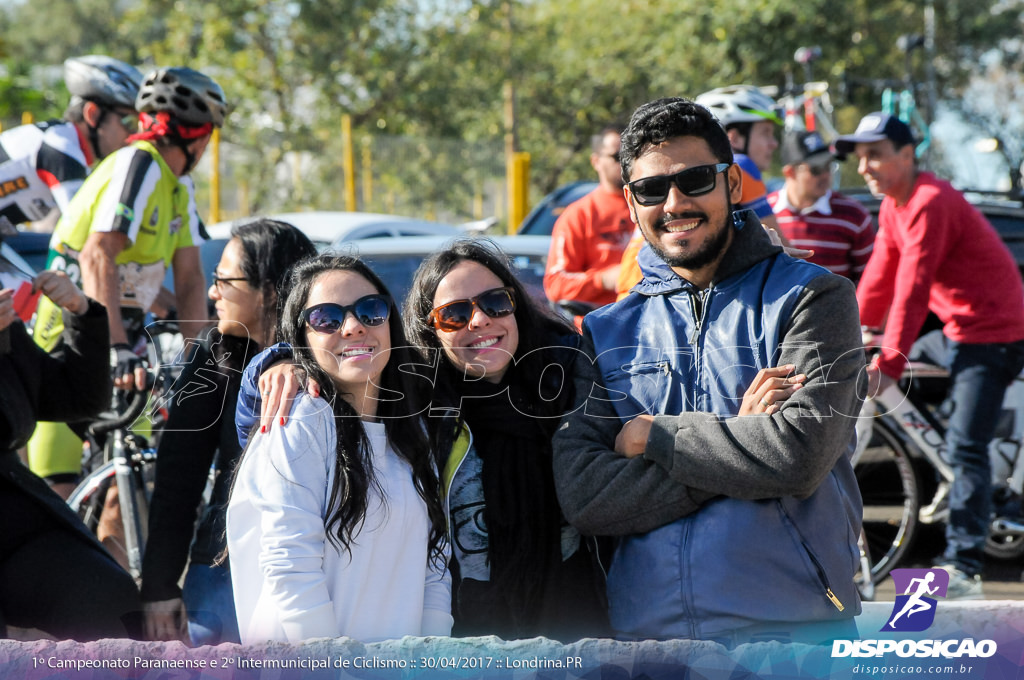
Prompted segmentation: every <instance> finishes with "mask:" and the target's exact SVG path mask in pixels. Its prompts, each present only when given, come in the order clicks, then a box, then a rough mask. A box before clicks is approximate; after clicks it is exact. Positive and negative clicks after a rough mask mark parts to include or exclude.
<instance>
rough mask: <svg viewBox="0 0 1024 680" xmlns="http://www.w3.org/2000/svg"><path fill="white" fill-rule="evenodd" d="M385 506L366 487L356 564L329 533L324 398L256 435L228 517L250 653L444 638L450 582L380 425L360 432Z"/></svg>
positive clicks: (328, 423)
mask: <svg viewBox="0 0 1024 680" xmlns="http://www.w3.org/2000/svg"><path fill="white" fill-rule="evenodd" d="M362 424H363V427H364V428H365V430H366V434H367V437H368V439H369V440H370V445H371V448H372V459H373V467H374V472H375V474H376V477H377V481H378V483H379V484H380V487H381V489H382V491H383V493H384V498H385V499H386V500H385V503H384V505H382V504H381V498H380V495H379V494H378V493H377V491H376V490H375V489H374V488H373V487H371V489H370V493H369V502H368V507H367V512H366V519H365V522H364V523H363V525H362V527H361V528H360V530H359V532H358V534H357V535H356V537H355V539H354V541H353V544H352V546H351V554H349V553H348V552H345V551H342V550H340V549H339V548H337V547H335V545H334V544H332V543H329V542H328V541H327V537H326V532H325V529H324V522H325V519H326V518H327V517H328V516H329V514H330V513H329V508H328V500H329V497H330V490H331V485H332V484H333V482H334V460H335V457H336V455H337V454H336V448H337V447H336V442H337V431H336V429H335V424H334V414H333V412H332V411H331V408H330V406H329V405H328V404H327V402H325V401H324V400H323V399H313V398H312V397H309V396H308V395H305V394H304V395H302V396H301V397H300V398H299V399H298V400H297V401H296V402H295V408H294V410H293V412H292V415H291V416H290V419H289V421H288V424H287V425H286V426H284V427H274V428H273V429H271V430H270V432H269V433H267V434H260V435H256V437H255V439H254V440H253V441H252V443H251V444H250V447H249V449H248V450H247V451H246V452H245V455H244V456H243V458H242V462H241V463H240V465H239V468H238V476H237V479H236V480H235V485H234V489H233V490H232V493H231V500H230V502H229V504H228V512H227V539H228V553H229V555H230V560H231V582H232V587H233V589H234V595H235V609H236V613H237V616H238V629H239V633H240V634H241V639H242V642H243V643H244V644H252V643H259V642H263V641H266V640H277V641H287V642H299V641H301V640H306V639H310V638H317V637H341V636H348V637H351V638H354V639H357V640H361V641H364V642H373V641H376V640H385V639H393V638H399V637H402V636H404V635H449V634H450V633H451V627H452V616H451V575H450V573H449V572H448V570H447V568H446V563H447V555H445V557H444V560H443V561H442V563H437V561H435V560H431V559H430V556H429V550H428V537H429V532H430V523H429V519H428V517H427V509H426V504H425V503H424V502H423V499H422V498H420V496H419V494H418V493H417V492H416V488H415V486H414V485H413V478H412V469H411V468H410V467H409V465H408V463H406V462H405V461H404V460H402V459H401V458H399V457H398V456H397V455H396V454H395V452H394V450H393V449H392V448H391V446H390V445H389V444H388V442H387V439H386V436H385V433H384V425H383V424H382V423H367V422H363V423H362Z"/></svg>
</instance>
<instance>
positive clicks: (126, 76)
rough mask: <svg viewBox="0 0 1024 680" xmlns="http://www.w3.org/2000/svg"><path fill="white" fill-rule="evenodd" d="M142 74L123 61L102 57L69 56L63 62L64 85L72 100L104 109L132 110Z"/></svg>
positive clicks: (93, 55) (94, 55) (98, 55)
mask: <svg viewBox="0 0 1024 680" xmlns="http://www.w3.org/2000/svg"><path fill="white" fill-rule="evenodd" d="M141 82H142V73H141V72H139V70H138V69H137V68H135V67H134V66H132V65H130V64H126V63H124V62H123V61H119V60H117V59H113V58H112V57H108V56H105V55H102V54H90V55H86V56H84V57H72V58H70V59H68V60H66V61H65V62H64V83H65V84H66V85H67V87H68V91H69V92H70V93H71V95H72V97H79V98H81V99H85V100H87V101H91V102H95V103H96V104H99V105H100V106H103V107H105V108H114V107H123V108H126V109H134V108H135V97H136V96H138V93H139V83H141Z"/></svg>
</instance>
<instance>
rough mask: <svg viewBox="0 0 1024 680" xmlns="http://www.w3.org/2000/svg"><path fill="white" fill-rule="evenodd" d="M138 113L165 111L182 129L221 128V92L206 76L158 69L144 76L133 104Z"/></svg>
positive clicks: (224, 109) (223, 108) (223, 107)
mask: <svg viewBox="0 0 1024 680" xmlns="http://www.w3.org/2000/svg"><path fill="white" fill-rule="evenodd" d="M135 108H137V109H138V110H139V113H158V112H161V111H166V112H167V113H169V114H171V115H172V116H173V117H175V118H177V119H178V120H179V121H181V122H182V123H184V124H186V125H204V124H206V123H212V124H213V125H214V127H221V126H222V125H224V117H225V115H226V114H227V105H226V104H225V103H224V90H222V89H221V88H220V85H218V84H217V83H215V82H214V81H213V79H212V78H210V77H209V76H206V75H203V74H202V73H200V72H199V71H194V70H192V69H190V68H187V67H184V66H176V67H172V68H161V69H157V70H156V71H153V72H152V73H150V74H149V75H147V76H146V78H145V80H144V81H143V82H142V87H141V88H139V96H138V99H136V101H135Z"/></svg>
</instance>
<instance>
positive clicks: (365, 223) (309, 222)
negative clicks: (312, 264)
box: [207, 210, 462, 247]
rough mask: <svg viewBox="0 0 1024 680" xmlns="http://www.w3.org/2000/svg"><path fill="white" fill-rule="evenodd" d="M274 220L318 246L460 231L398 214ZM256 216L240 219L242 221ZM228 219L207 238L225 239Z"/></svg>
mask: <svg viewBox="0 0 1024 680" xmlns="http://www.w3.org/2000/svg"><path fill="white" fill-rule="evenodd" d="M268 217H271V218H272V219H275V220H281V221H282V222H288V223H289V224H293V225H295V226H296V227H297V228H298V229H299V230H300V231H302V232H303V233H304V234H306V236H308V237H309V239H310V240H311V241H313V243H315V244H317V246H318V247H324V246H327V245H330V244H333V243H338V242H342V241H354V240H355V239H361V238H388V237H395V236H424V235H428V234H440V235H445V236H449V237H453V236H457V235H459V234H460V233H462V232H461V230H460V229H459V228H458V227H456V226H454V225H451V224H444V223H442V222H432V221H430V220H421V219H417V218H414V217H403V216H401V215H381V214H378V213H362V212H338V211H318V210H317V211H310V212H294V213H280V214H277V215H269V216H268ZM248 219H258V218H256V217H253V218H243V220H248ZM232 224H234V221H232V222H218V223H217V224H213V225H210V226H209V227H207V232H208V233H209V234H210V238H228V237H229V235H230V232H231V225H232Z"/></svg>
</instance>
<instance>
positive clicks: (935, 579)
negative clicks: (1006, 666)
mask: <svg viewBox="0 0 1024 680" xmlns="http://www.w3.org/2000/svg"><path fill="white" fill-rule="evenodd" d="M889 574H890V575H891V576H892V580H893V584H894V585H895V586H896V592H897V593H903V594H902V595H897V596H896V601H895V602H894V603H893V606H892V613H891V614H889V619H888V620H887V621H886V622H885V625H884V626H882V627H881V629H880V630H881V631H882V632H886V633H890V632H902V633H916V632H920V631H923V630H926V629H928V628H929V627H930V626H931V625H932V624H933V623H935V610H936V608H937V605H938V601H937V600H936V599H935V598H936V597H942V598H944V597H946V591H947V589H948V588H949V573H948V572H946V571H945V570H943V569H893V570H892V571H891V572H889ZM888 652H893V653H895V654H896V655H897V656H901V657H910V656H916V657H940V656H941V657H944V658H947V659H950V658H956V657H962V656H966V657H989V656H992V655H993V654H995V653H996V643H995V641H994V640H979V641H977V642H975V641H974V640H973V639H972V638H967V639H964V640H893V639H890V640H834V641H833V643H832V656H833V657H839V656H856V657H870V656H876V657H877V656H882V655H883V654H886V653H888Z"/></svg>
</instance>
